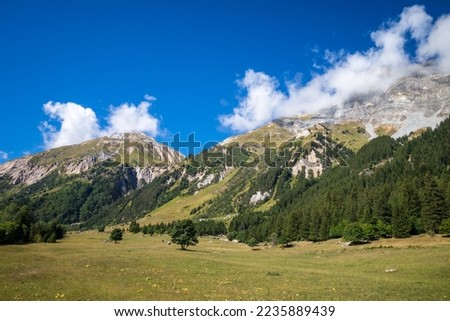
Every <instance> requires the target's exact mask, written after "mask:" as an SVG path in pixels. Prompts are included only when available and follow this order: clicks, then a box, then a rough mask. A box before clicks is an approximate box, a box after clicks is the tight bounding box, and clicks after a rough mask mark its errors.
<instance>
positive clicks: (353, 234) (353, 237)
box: [343, 223, 368, 244]
mask: <svg viewBox="0 0 450 321" xmlns="http://www.w3.org/2000/svg"><path fill="white" fill-rule="evenodd" d="M343 236H344V240H346V241H347V242H351V243H352V244H364V243H367V242H368V238H367V235H366V233H365V231H364V228H363V226H362V225H361V224H360V223H350V224H348V225H347V226H346V227H345V229H344V235H343Z"/></svg>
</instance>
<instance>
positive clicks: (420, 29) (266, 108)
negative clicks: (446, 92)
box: [219, 5, 450, 132]
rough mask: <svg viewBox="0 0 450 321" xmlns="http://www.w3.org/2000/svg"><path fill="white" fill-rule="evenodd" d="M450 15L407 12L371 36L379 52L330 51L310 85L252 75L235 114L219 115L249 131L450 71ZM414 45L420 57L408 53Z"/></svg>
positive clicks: (410, 9) (416, 10) (249, 73)
mask: <svg viewBox="0 0 450 321" xmlns="http://www.w3.org/2000/svg"><path fill="white" fill-rule="evenodd" d="M449 33H450V16H443V17H441V18H440V19H439V20H438V21H437V22H436V23H434V24H433V19H432V17H430V16H429V15H428V14H427V13H426V12H425V8H424V7H423V6H418V5H416V6H412V7H408V8H405V9H404V10H403V12H402V13H401V15H400V16H399V18H398V19H397V20H396V21H390V22H388V23H386V24H384V25H383V26H382V27H380V28H379V29H378V30H377V31H374V32H372V33H371V38H372V40H373V43H374V47H372V48H369V49H368V50H366V51H364V52H354V53H347V52H345V51H344V50H340V51H339V52H337V53H333V52H330V51H328V50H327V51H325V57H324V58H325V59H326V60H327V62H328V63H329V64H331V66H330V67H327V68H325V69H324V71H323V72H322V73H321V74H318V75H315V76H314V77H313V78H312V79H311V80H310V81H309V82H308V83H307V84H306V85H304V86H303V85H301V84H300V83H299V82H290V83H287V84H286V86H287V90H286V91H282V90H281V89H280V88H279V83H278V81H277V79H275V78H273V77H271V76H270V75H267V74H265V73H263V72H255V71H254V70H247V72H246V73H245V76H244V78H243V79H242V80H239V81H238V83H237V84H238V86H239V87H240V88H241V89H243V90H244V91H245V92H246V95H245V96H244V97H241V98H240V99H239V103H238V106H237V107H235V108H234V109H233V113H232V114H228V115H221V116H219V121H220V122H221V124H222V126H224V127H227V128H230V129H232V130H234V131H238V132H239V131H247V130H251V129H254V128H256V127H258V126H261V125H263V124H265V123H267V122H269V121H270V120H272V119H274V118H278V117H288V116H294V115H300V114H305V113H315V112H317V111H319V110H321V109H323V108H326V107H330V106H333V105H338V104H342V103H343V102H345V101H346V100H348V99H350V98H351V97H354V96H355V95H364V94H369V93H375V92H381V91H384V90H386V89H387V88H388V87H389V86H390V85H391V84H392V83H393V82H394V81H396V80H397V79H399V78H400V77H403V76H408V75H411V74H415V73H423V74H426V73H431V72H445V73H447V72H450V42H449V41H448V40H447V38H448V34H449ZM407 41H412V42H413V43H414V44H415V46H416V49H417V50H416V52H415V53H414V54H413V56H411V55H410V54H408V52H406V50H405V44H406V42H407Z"/></svg>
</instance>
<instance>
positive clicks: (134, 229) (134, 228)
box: [128, 221, 141, 234]
mask: <svg viewBox="0 0 450 321" xmlns="http://www.w3.org/2000/svg"><path fill="white" fill-rule="evenodd" d="M128 230H129V231H130V232H131V233H134V234H137V233H139V232H140V231H141V226H140V225H139V223H137V222H136V221H133V222H131V223H130V227H129V228H128Z"/></svg>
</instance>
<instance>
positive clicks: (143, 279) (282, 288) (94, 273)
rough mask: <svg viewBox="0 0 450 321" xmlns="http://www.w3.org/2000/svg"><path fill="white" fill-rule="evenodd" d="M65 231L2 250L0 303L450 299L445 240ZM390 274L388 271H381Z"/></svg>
mask: <svg viewBox="0 0 450 321" xmlns="http://www.w3.org/2000/svg"><path fill="white" fill-rule="evenodd" d="M108 236H109V234H106V233H97V232H85V233H81V234H69V235H68V236H67V237H66V238H64V239H63V240H62V241H61V242H59V243H57V244H44V243H39V244H28V245H8V246H1V247H0V255H1V258H2V259H1V261H0V300H448V299H449V298H450V264H449V263H450V251H449V250H450V239H448V238H441V237H439V236H436V237H430V236H419V237H413V238H410V239H402V240H396V239H391V240H381V241H377V242H374V243H372V244H370V246H368V245H365V246H355V247H344V246H343V245H342V243H341V242H339V241H338V240H330V241H327V242H323V243H307V242H301V243H297V244H296V245H295V247H293V248H289V249H280V248H273V249H272V248H266V247H264V246H260V247H259V249H260V250H259V251H253V250H252V249H250V248H249V247H248V246H246V245H244V244H236V243H232V242H227V241H224V240H218V239H213V238H201V239H200V243H199V244H198V245H197V246H196V247H192V248H189V250H188V251H180V250H179V249H178V247H177V246H175V245H170V246H169V245H167V244H166V243H165V242H162V239H166V240H167V237H164V236H153V237H150V236H145V237H143V236H142V235H139V234H138V235H134V234H129V233H126V234H125V235H124V240H123V241H121V242H120V243H119V244H114V243H105V242H104V240H105V239H107V238H108ZM386 270H394V272H392V273H387V272H386Z"/></svg>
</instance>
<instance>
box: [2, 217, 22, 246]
mask: <svg viewBox="0 0 450 321" xmlns="http://www.w3.org/2000/svg"><path fill="white" fill-rule="evenodd" d="M21 232H22V230H21V228H20V226H19V225H18V224H17V223H16V222H2V223H0V244H13V243H16V242H17V241H18V240H19V239H20V238H21V234H22V233H21Z"/></svg>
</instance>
